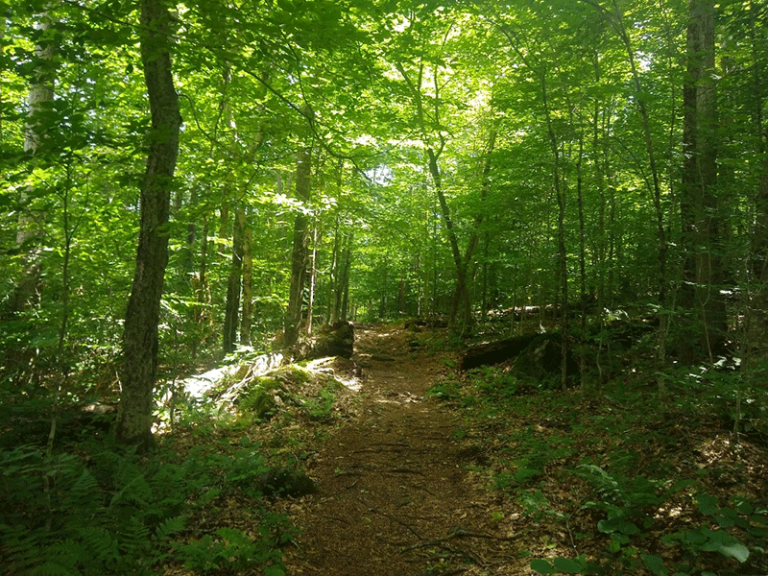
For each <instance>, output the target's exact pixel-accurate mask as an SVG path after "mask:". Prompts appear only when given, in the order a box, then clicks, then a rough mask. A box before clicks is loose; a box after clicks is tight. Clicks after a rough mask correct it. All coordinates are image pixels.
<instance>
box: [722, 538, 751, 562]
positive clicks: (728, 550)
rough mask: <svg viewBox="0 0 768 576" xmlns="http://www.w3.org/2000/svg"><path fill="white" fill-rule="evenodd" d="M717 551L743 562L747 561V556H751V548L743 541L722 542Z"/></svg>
mask: <svg viewBox="0 0 768 576" xmlns="http://www.w3.org/2000/svg"><path fill="white" fill-rule="evenodd" d="M717 551H718V552H720V554H722V555H723V556H725V557H726V558H735V559H736V560H738V561H739V562H741V563H744V562H746V561H747V558H749V550H748V549H747V547H746V546H744V544H742V543H741V542H733V543H731V544H721V545H720V546H719V548H718V549H717Z"/></svg>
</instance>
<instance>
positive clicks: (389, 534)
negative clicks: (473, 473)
mask: <svg viewBox="0 0 768 576" xmlns="http://www.w3.org/2000/svg"><path fill="white" fill-rule="evenodd" d="M356 338H357V340H356V346H355V350H356V352H355V354H356V361H357V362H358V364H360V365H362V366H364V374H365V377H364V382H363V386H362V389H361V391H360V393H361V401H362V402H363V405H362V407H361V410H360V412H359V413H360V414H361V416H360V417H359V418H358V420H357V421H356V422H349V423H348V424H345V425H343V426H342V427H341V428H340V429H338V430H337V431H336V432H335V433H334V434H333V435H332V436H331V437H330V438H329V439H328V440H327V441H325V442H323V443H322V444H321V445H320V446H319V447H318V450H319V454H318V455H317V457H316V458H315V459H314V460H313V463H312V465H311V467H310V469H309V473H310V474H311V475H312V476H313V477H314V478H315V479H316V480H317V482H318V486H319V489H320V493H319V494H317V495H315V496H312V497H309V498H307V499H305V500H303V501H301V502H297V503H295V504H294V505H293V506H292V507H291V508H292V509H291V516H292V520H293V522H295V523H296V524H297V525H298V527H299V529H300V530H301V531H302V533H301V534H300V535H299V536H298V537H297V539H296V546H295V547H293V548H291V549H290V550H288V551H287V558H286V560H287V567H288V570H287V572H288V575H289V576H297V575H300V574H306V575H315V574H318V575H319V574H322V575H336V576H358V575H360V576H410V575H421V574H443V575H448V574H465V575H478V576H479V575H480V574H485V575H502V574H504V575H506V574H528V573H530V570H529V569H528V568H527V562H526V561H524V560H521V559H519V558H518V557H517V554H516V553H517V552H518V551H519V550H520V544H519V543H518V542H516V540H517V539H516V538H515V537H514V535H513V534H508V533H501V532H500V531H498V530H496V529H495V528H494V519H493V517H492V502H491V500H492V498H493V495H492V494H491V493H489V492H487V491H486V490H484V489H483V487H482V486H480V485H478V484H477V483H473V482H472V481H471V478H470V475H469V472H467V471H466V469H465V462H463V460H466V458H464V459H463V458H462V446H461V445H460V444H459V443H458V442H457V441H455V440H454V438H453V436H454V432H455V430H456V426H455V424H456V422H457V418H459V416H458V415H457V414H455V413H453V412H451V411H450V410H449V409H448V408H447V407H446V405H445V404H442V403H440V402H439V401H438V400H435V399H433V398H429V397H427V396H426V393H427V390H428V389H429V387H430V385H431V384H432V383H433V382H434V381H435V379H436V378H437V377H438V376H439V375H440V373H441V372H444V371H445V370H446V369H447V367H446V365H445V363H444V361H443V357H442V356H440V355H439V354H432V355H430V354H427V353H426V352H425V351H423V350H422V351H412V350H409V346H408V333H407V332H405V331H403V330H399V329H393V330H389V331H385V330H384V329H364V328H363V329H361V328H358V329H357V333H356ZM465 450H466V449H465Z"/></svg>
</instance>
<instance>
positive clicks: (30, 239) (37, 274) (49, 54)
mask: <svg viewBox="0 0 768 576" xmlns="http://www.w3.org/2000/svg"><path fill="white" fill-rule="evenodd" d="M50 23H51V22H50V17H49V15H48V13H47V12H46V13H44V14H42V15H41V17H40V20H39V22H36V23H35V26H34V27H35V30H37V31H39V32H40V33H41V34H42V35H43V36H45V33H46V30H48V28H49V27H50ZM34 56H35V59H37V64H36V67H35V72H34V76H33V77H34V80H33V82H32V84H31V85H30V87H29V99H28V101H27V102H28V104H29V112H28V118H27V125H26V128H25V130H24V152H26V153H28V154H30V155H34V154H35V153H36V152H37V149H38V147H39V146H40V144H41V143H42V142H43V140H44V138H45V136H46V132H47V130H48V129H49V127H50V126H51V122H50V121H47V122H46V121H45V119H44V118H45V113H46V112H48V111H49V110H50V108H51V105H52V104H53V94H54V91H53V89H54V66H53V65H52V60H53V56H54V46H53V44H51V43H50V40H49V41H48V43H40V44H37V45H36V46H35V48H34ZM26 201H27V198H23V200H22V202H26ZM41 233H42V232H41V231H40V230H38V229H36V226H35V225H34V218H32V217H31V216H30V215H29V213H27V212H25V211H22V212H21V213H20V215H19V220H18V225H17V228H16V244H17V245H18V246H19V248H20V249H21V250H23V251H26V250H29V252H27V254H26V256H25V258H24V270H23V272H22V277H21V278H20V280H19V281H18V283H17V284H16V286H15V287H14V289H13V293H12V294H11V296H10V298H9V301H8V304H7V307H6V310H3V316H4V317H5V316H13V315H15V314H17V313H19V312H22V311H23V310H25V309H28V308H30V307H31V306H34V305H35V304H37V303H38V301H39V293H40V284H41V282H40V278H41V272H42V265H41V262H40V249H39V248H38V247H36V246H35V245H36V244H37V241H36V238H39V237H40V236H41ZM25 244H26V246H25Z"/></svg>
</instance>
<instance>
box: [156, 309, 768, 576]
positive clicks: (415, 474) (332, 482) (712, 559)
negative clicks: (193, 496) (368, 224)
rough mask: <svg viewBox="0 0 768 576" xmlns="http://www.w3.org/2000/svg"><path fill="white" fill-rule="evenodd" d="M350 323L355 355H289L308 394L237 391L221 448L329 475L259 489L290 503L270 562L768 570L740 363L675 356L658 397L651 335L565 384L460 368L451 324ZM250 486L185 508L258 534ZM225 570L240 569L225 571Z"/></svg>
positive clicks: (211, 523) (488, 575)
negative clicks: (730, 388) (263, 416)
mask: <svg viewBox="0 0 768 576" xmlns="http://www.w3.org/2000/svg"><path fill="white" fill-rule="evenodd" d="M355 332H356V340H355V354H354V357H353V359H352V361H344V362H340V361H338V360H335V361H331V360H321V361H319V363H315V364H312V363H310V365H309V366H306V367H304V368H300V369H299V367H288V368H282V369H281V370H284V371H286V372H283V373H282V374H283V376H284V378H283V379H282V380H280V381H281V382H283V383H284V384H281V386H284V388H285V390H284V391H287V388H291V391H290V392H291V395H294V394H295V396H284V398H286V400H285V401H282V400H280V398H278V396H275V398H276V401H278V402H277V403H278V406H277V409H276V412H275V413H274V415H273V416H272V417H271V419H269V420H267V421H261V420H259V419H256V420H249V419H248V418H247V413H246V412H244V409H246V408H247V406H246V405H244V404H243V403H241V404H239V405H238V410H237V412H238V413H239V414H240V416H239V418H241V420H236V422H240V425H239V426H236V427H235V428H229V429H227V428H226V427H223V428H217V430H220V431H219V432H216V435H217V436H219V434H221V436H219V439H220V440H219V441H220V443H221V445H226V446H230V447H237V446H245V449H244V451H245V452H246V453H247V454H251V453H252V452H253V447H256V448H257V451H258V454H265V456H264V458H265V459H266V460H258V459H260V458H262V456H258V454H257V452H253V453H254V454H257V455H256V456H254V457H255V458H257V460H255V461H254V462H256V461H258V462H259V466H263V465H265V464H266V465H269V466H282V465H284V464H285V463H286V462H293V463H294V464H293V465H294V466H298V468H299V469H301V470H304V471H305V472H306V474H307V475H308V476H309V477H310V478H311V479H312V481H313V482H314V486H315V488H316V490H315V491H314V493H310V494H307V495H295V496H286V495H283V497H279V498H267V500H265V501H264V502H265V503H266V505H267V509H266V510H267V512H268V513H269V514H273V516H272V517H273V518H276V517H279V518H284V520H281V521H280V522H283V524H281V526H283V527H284V528H279V527H278V529H277V531H275V529H274V528H270V529H268V531H269V530H271V532H270V533H271V534H272V538H273V541H276V542H277V541H279V542H282V545H280V548H279V549H273V550H274V552H275V553H278V554H280V557H281V560H280V561H276V560H271V561H269V563H268V564H267V565H266V566H265V568H264V570H265V572H264V573H265V574H270V575H273V574H280V575H282V574H283V570H282V568H281V566H282V564H283V563H284V565H285V574H287V576H319V575H323V576H324V575H329V574H333V575H337V576H451V575H458V574H461V575H462V576H523V575H530V574H536V573H540V574H558V573H568V574H577V573H580V574H602V575H614V574H615V575H632V576H636V575H648V576H651V575H653V576H669V575H672V574H675V575H677V574H685V575H701V576H715V575H719V576H726V575H729V576H732V575H749V576H757V575H761V576H764V575H765V574H767V573H768V555H767V554H766V550H768V499H767V497H766V495H767V494H768V435H766V434H765V432H764V431H761V429H757V428H755V429H753V430H752V431H751V432H750V433H749V434H739V435H735V434H734V433H733V422H732V421H729V420H728V418H727V416H728V414H730V410H731V408H732V407H733V402H732V399H731V398H730V396H729V394H730V393H728V392H727V385H726V382H731V381H733V382H738V373H737V372H733V373H732V374H733V375H735V378H736V379H735V380H734V379H733V378H734V376H728V375H723V374H720V373H717V372H715V371H713V372H711V373H702V374H703V376H702V375H700V374H696V375H695V376H696V378H692V377H691V376H690V375H686V374H687V372H691V370H686V371H682V372H678V373H677V375H676V376H673V375H670V376H668V377H666V379H665V390H666V393H667V397H666V399H664V400H662V399H660V398H659V396H658V394H659V386H658V382H657V381H656V379H657V378H659V377H660V376H659V375H658V374H657V373H655V372H654V371H653V369H652V364H650V361H648V364H647V365H646V364H643V362H646V361H645V360H644V357H645V356H646V354H645V352H644V349H643V347H642V343H640V344H635V345H634V346H633V347H632V348H631V349H629V350H626V351H625V352H624V356H618V355H615V357H614V358H612V364H611V366H613V368H612V369H613V370H614V376H613V378H612V379H611V380H608V381H606V382H604V383H603V384H588V385H587V386H586V387H581V388H572V389H569V390H568V391H562V390H560V389H559V387H558V386H556V387H555V389H552V388H551V387H549V386H548V385H547V383H546V382H544V383H539V384H536V383H533V382H528V383H526V382H523V381H521V380H518V379H517V378H515V377H514V376H512V375H511V373H510V372H509V371H508V367H505V365H500V366H497V367H492V368H491V367H480V368H477V369H474V370H471V371H468V372H465V373H461V372H459V371H458V370H457V369H456V366H457V365H458V364H459V358H458V354H459V353H458V352H456V351H455V350H453V348H454V346H453V345H452V344H451V342H450V338H449V335H448V333H447V332H446V331H441V330H426V329H418V328H417V329H413V328H412V329H411V330H406V329H405V328H404V327H403V325H402V324H399V325H390V326H368V325H357V326H356V327H355ZM606 369H607V368H606ZM292 370H293V372H292ZM299 370H308V371H309V372H311V373H312V374H314V376H311V377H309V376H306V374H305V375H304V376H302V377H301V378H298V379H296V378H293V377H292V376H291V374H293V375H294V376H296V374H297V373H298V371H299ZM726 377H728V378H731V380H724V378H726ZM292 378H293V380H292ZM715 378H717V379H715ZM278 379H279V378H278ZM745 398H746V396H745ZM750 401H751V400H750ZM244 415H245V416H244ZM244 417H245V419H244V420H243V419H242V418H244ZM760 422H761V421H760V420H759V419H755V420H754V423H755V426H757V425H759V423H760ZM197 443H199V439H196V437H195V435H194V434H180V435H179V436H177V437H176V440H175V441H174V446H175V448H176V449H177V450H178V451H179V453H180V454H183V453H184V452H185V451H186V450H188V449H191V448H193V447H194V446H196V444H197ZM262 469H263V468H262ZM238 470H239V469H238ZM237 474H238V478H254V479H256V478H258V476H257V474H258V473H257V471H249V470H241V471H240V472H237ZM247 482H250V485H252V486H253V485H254V483H253V482H251V481H250V480H248V481H247ZM259 497H260V496H259ZM251 502H254V501H252V500H248V499H240V498H220V499H219V500H217V501H216V502H213V503H212V504H213V506H211V505H208V506H206V507H204V508H203V509H201V510H200V512H198V514H197V516H196V517H195V518H192V519H191V522H190V523H191V524H192V525H195V526H196V529H195V531H196V532H197V533H210V532H211V531H212V530H214V529H215V528H216V527H223V526H229V527H237V528H239V529H242V530H243V532H244V533H245V534H247V535H249V537H251V536H250V535H257V536H255V539H256V541H259V538H260V537H259V536H258V534H259V533H261V534H262V535H265V534H266V533H265V532H264V528H263V527H264V524H263V519H264V518H267V516H265V515H264V513H252V510H255V508H252V506H253V504H251ZM257 505H258V504H257ZM284 529H287V530H288V532H281V531H282V530H284ZM281 534H282V536H281ZM180 568H181V567H180V566H175V567H170V566H169V569H168V570H167V571H166V572H165V574H166V576H177V575H180V574H188V572H187V571H186V570H181V569H180ZM534 568H535V570H534ZM231 573H237V574H245V572H242V571H239V570H238V571H237V572H231V571H227V570H225V569H223V567H222V569H221V570H219V571H217V572H216V574H221V575H224V574H227V575H228V574H231ZM248 573H249V574H251V573H252V574H257V573H259V572H248Z"/></svg>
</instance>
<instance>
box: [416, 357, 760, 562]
mask: <svg viewBox="0 0 768 576" xmlns="http://www.w3.org/2000/svg"><path fill="white" fill-rule="evenodd" d="M656 377H657V378H660V377H662V376H661V375H656ZM663 377H664V378H665V379H666V382H665V384H666V390H667V391H668V393H670V396H671V397H672V398H674V401H669V402H663V401H659V399H658V397H657V396H656V395H655V394H656V388H655V386H654V387H652V388H649V386H648V383H647V382H643V381H642V380H641V378H640V377H639V376H636V377H634V378H632V377H630V378H624V380H623V381H622V382H620V383H619V382H617V383H608V384H607V385H605V386H604V387H603V388H602V389H603V390H606V391H609V393H608V394H606V395H604V396H600V395H597V394H595V388H594V387H591V388H590V389H589V393H588V394H587V393H582V391H581V390H579V389H576V390H571V391H569V392H565V393H564V392H561V391H552V390H547V389H546V388H545V387H544V386H541V387H539V386H538V385H536V384H534V383H531V382H523V381H519V380H517V379H516V378H515V377H514V376H512V375H510V374H508V373H504V371H503V370H500V369H493V368H482V369H478V370H474V371H470V372H469V373H468V374H467V375H466V376H465V377H464V378H460V377H457V376H455V375H454V376H450V377H447V378H445V379H443V380H441V381H439V382H437V383H436V384H435V385H434V386H433V388H432V389H431V394H432V395H433V396H435V397H438V398H441V399H444V400H446V401H449V402H452V403H455V404H457V405H459V406H460V407H462V408H463V411H462V412H463V414H464V415H465V420H464V422H463V424H462V426H461V429H459V430H458V431H457V433H456V435H455V437H456V438H457V439H463V440H464V441H471V442H474V443H475V446H476V448H477V450H478V451H481V452H482V454H483V459H482V462H477V461H476V462H475V463H472V464H470V465H469V466H468V467H469V468H470V469H472V470H474V472H475V473H476V474H478V475H479V477H480V478H484V479H485V482H486V485H487V486H488V488H489V489H490V490H494V491H498V492H499V493H501V494H502V495H503V497H504V501H505V502H506V506H507V507H508V510H507V511H506V513H503V512H500V513H499V515H500V518H501V517H519V518H522V519H523V520H524V523H523V527H521V526H520V525H519V524H516V525H515V526H514V527H510V530H514V531H515V532H516V533H522V534H526V533H527V534H529V535H530V536H535V535H539V536H541V537H542V538H543V539H544V540H546V541H547V542H549V544H547V545H546V546H543V547H542V548H540V549H532V550H529V551H528V553H527V554H528V555H530V556H531V557H532V558H533V560H532V562H531V568H532V569H533V570H535V571H536V572H538V573H540V574H562V573H565V574H599V575H612V574H648V575H654V576H683V575H701V576H715V575H717V576H735V575H740V574H745V575H746V574H748V575H756V574H765V573H768V557H767V556H766V548H768V503H767V501H766V495H765V488H766V485H765V480H764V474H765V471H766V466H765V464H764V462H765V456H766V449H765V446H766V445H765V442H764V438H763V437H761V436H746V435H744V434H741V435H740V437H739V438H737V437H736V436H735V435H734V434H733V432H732V431H731V430H732V428H730V427H731V426H732V423H733V421H734V419H735V418H734V417H733V413H734V409H735V408H734V405H735V400H736V398H737V397H738V396H739V395H740V397H741V400H742V403H744V401H745V398H748V399H749V400H747V402H746V403H747V407H746V408H745V409H744V411H743V414H741V416H740V419H741V422H742V423H743V424H746V425H748V426H749V428H747V427H746V426H743V427H742V428H741V430H742V432H747V431H753V430H760V429H761V427H762V426H764V420H763V419H764V412H765V411H764V406H765V403H764V402H763V398H762V396H759V394H762V393H758V392H753V391H751V390H740V389H739V386H741V383H740V382H739V381H738V374H737V373H736V372H727V371H714V370H711V371H702V372H701V373H700V374H696V376H691V375H690V374H688V373H679V374H677V375H669V374H667V375H665V376H663ZM553 534H560V537H553V536H552V535H553ZM532 539H534V540H535V538H532Z"/></svg>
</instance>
